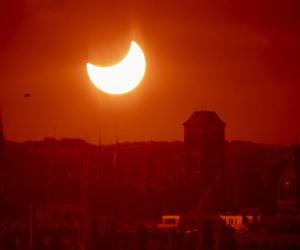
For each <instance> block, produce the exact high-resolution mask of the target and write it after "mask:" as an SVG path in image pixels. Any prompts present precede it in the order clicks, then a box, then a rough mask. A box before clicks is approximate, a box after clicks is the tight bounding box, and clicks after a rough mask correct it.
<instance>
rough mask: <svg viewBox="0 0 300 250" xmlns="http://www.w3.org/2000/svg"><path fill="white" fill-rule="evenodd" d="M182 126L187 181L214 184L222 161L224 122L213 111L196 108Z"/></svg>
mask: <svg viewBox="0 0 300 250" xmlns="http://www.w3.org/2000/svg"><path fill="white" fill-rule="evenodd" d="M183 126H184V148H185V157H186V171H185V173H186V177H187V179H188V181H189V182H191V183H194V184H199V185H200V187H202V188H203V189H205V188H206V187H208V186H209V185H217V184H218V179H219V177H220V173H221V170H222V169H223V168H224V165H225V149H224V147H225V123H224V122H223V121H222V120H221V119H220V117H219V116H218V115H217V114H216V113H215V112H213V111H197V112H194V113H193V114H192V116H191V117H190V118H189V119H188V120H187V121H186V122H184V124H183Z"/></svg>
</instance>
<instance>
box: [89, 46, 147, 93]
mask: <svg viewBox="0 0 300 250" xmlns="http://www.w3.org/2000/svg"><path fill="white" fill-rule="evenodd" d="M86 67H87V72H88V75H89V78H90V79H91V81H92V83H93V84H94V85H95V86H96V87H97V88H98V89H100V90H102V91H104V92H106V93H109V94H115V95H120V94H125V93H127V92H130V91H131V90H133V89H134V88H136V87H137V86H138V85H139V83H140V82H141V80H142V79H143V76H144V73H145V69H146V60H145V56H144V53H143V51H142V49H141V48H140V47H139V45H138V44H137V43H136V42H134V41H132V42H131V46H130V49H129V51H128V53H127V55H126V56H125V57H124V58H123V60H122V61H121V62H119V63H117V64H115V65H112V66H108V67H100V66H96V65H93V64H91V63H87V65H86Z"/></svg>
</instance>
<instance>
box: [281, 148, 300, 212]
mask: <svg viewBox="0 0 300 250" xmlns="http://www.w3.org/2000/svg"><path fill="white" fill-rule="evenodd" d="M299 183H300V150H299V144H298V143H295V144H294V145H293V147H292V160H291V162H290V163H289V164H288V165H287V167H286V168H285V170H284V171H283V173H282V174H281V176H280V177H279V182H278V185H279V186H278V200H277V208H278V209H283V210H289V211H296V210H297V208H299V205H300V194H299V192H300V189H299Z"/></svg>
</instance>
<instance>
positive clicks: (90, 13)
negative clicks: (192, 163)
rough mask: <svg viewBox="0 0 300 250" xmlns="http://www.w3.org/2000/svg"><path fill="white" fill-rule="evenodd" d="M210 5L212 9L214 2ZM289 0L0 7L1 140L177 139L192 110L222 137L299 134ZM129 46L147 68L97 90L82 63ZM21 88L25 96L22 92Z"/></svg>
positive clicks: (28, 1)
mask: <svg viewBox="0 0 300 250" xmlns="http://www.w3.org/2000/svg"><path fill="white" fill-rule="evenodd" d="M214 2H217V3H214ZM299 30H300V2H299V1H298V0H293V1H292V0H285V1H282V0H280V1H279V0H272V1H271V0H270V1H267V0H244V1H240V0H232V1H229V0H226V1H225V0H220V1H209V0H204V1H202V0H198V1H164V2H162V1H153V0H151V1H150V0H149V1H99V0H97V1H96V0H91V1H87V0H73V1H67V0H45V1H39V0H14V1H1V3H0V31H1V35H0V54H1V61H0V105H1V106H2V113H3V120H4V129H5V134H6V138H7V139H9V140H16V141H23V140H27V139H32V140H35V139H41V138H43V137H45V136H55V137H58V138H61V137H79V138H83V139H86V140H87V141H89V142H97V140H98V134H99V127H101V134H102V140H103V142H104V143H111V142H113V141H114V138H115V134H116V130H118V134H119V138H120V140H121V141H141V140H175V139H180V140H181V139H182V137H183V128H182V123H183V122H184V121H185V120H186V119H187V118H188V117H189V116H190V115H191V113H192V112H193V111H194V110H202V109H208V110H215V111H216V112H217V113H218V114H219V116H220V117H221V118H222V119H223V120H224V121H225V122H226V123H227V127H226V138H227V139H228V140H233V139H242V140H252V141H256V142H264V143H281V144H290V143H292V142H293V141H294V140H295V138H296V137H298V138H300V113H299V111H300V85H299V84H300V76H299V72H300V61H299V60H300V59H299V58H300V32H299ZM130 40H136V41H137V42H138V43H139V44H140V46H141V47H142V48H143V50H144V52H145V55H146V60H147V71H146V75H145V78H144V80H143V82H142V83H141V85H140V86H139V87H138V88H137V89H136V90H134V91H133V92H131V93H129V94H126V95H123V96H110V95H108V94H104V93H102V92H100V91H98V90H97V89H96V88H95V87H94V86H93V85H92V84H91V83H90V81H89V79H88V77H87V74H86V68H85V64H86V62H87V61H90V62H92V63H95V64H99V65H109V64H113V63H115V62H117V61H118V60H120V59H121V58H122V57H123V56H124V55H125V54H126V52H127V50H128V48H129V45H130ZM26 92H30V93H31V97H30V98H24V97H23V96H24V93H26Z"/></svg>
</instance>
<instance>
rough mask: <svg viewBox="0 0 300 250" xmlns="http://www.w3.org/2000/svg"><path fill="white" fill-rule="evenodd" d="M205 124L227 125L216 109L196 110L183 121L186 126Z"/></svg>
mask: <svg viewBox="0 0 300 250" xmlns="http://www.w3.org/2000/svg"><path fill="white" fill-rule="evenodd" d="M205 124H218V125H220V126H225V125H226V124H225V122H223V121H222V120H221V118H220V117H219V116H218V115H217V113H216V112H214V111H206V110H203V111H195V112H194V113H193V114H192V115H191V117H190V118H189V119H188V120H187V121H185V122H184V123H183V126H184V127H190V126H193V127H194V126H195V127H198V126H199V127H201V126H204V125H205Z"/></svg>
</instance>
